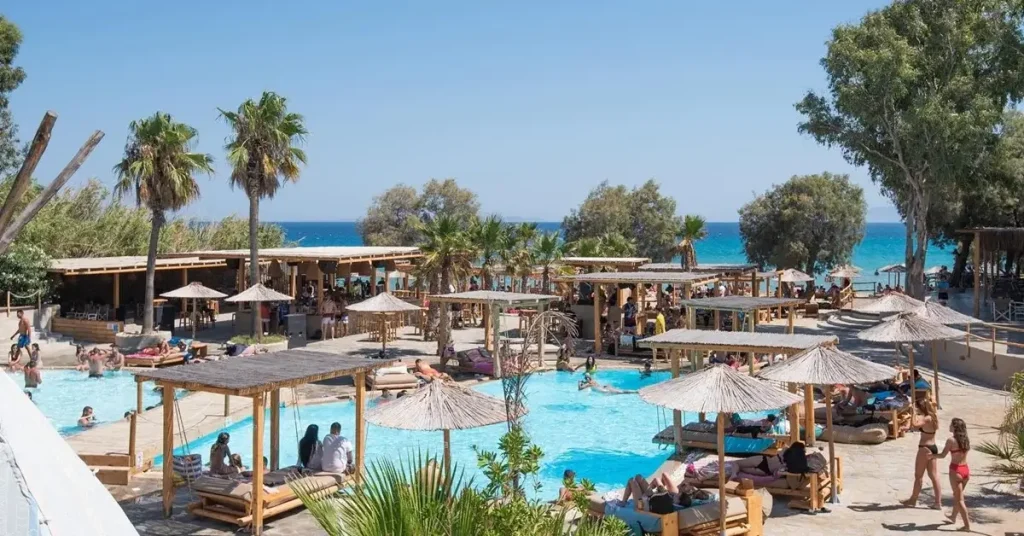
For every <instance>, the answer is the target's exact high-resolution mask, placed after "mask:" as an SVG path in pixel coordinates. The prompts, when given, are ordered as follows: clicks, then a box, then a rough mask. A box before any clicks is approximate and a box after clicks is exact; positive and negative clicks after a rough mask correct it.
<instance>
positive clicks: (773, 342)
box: [637, 329, 839, 352]
mask: <svg viewBox="0 0 1024 536" xmlns="http://www.w3.org/2000/svg"><path fill="white" fill-rule="evenodd" d="M838 342H839V339H837V338H836V337H835V336H834V335H797V334H793V335H790V334H786V333H750V332H748V331H710V330H704V329H673V330H669V331H666V332H665V333H662V334H661V335H655V336H653V337H647V338H646V339H640V340H637V344H639V345H640V346H643V347H646V348H652V347H653V348H673V349H701V350H723V351H730V350H731V351H735V352H765V351H769V350H772V351H774V350H786V351H794V352H796V351H803V350H806V349H808V348H814V347H817V346H821V345H829V344H836V343H838Z"/></svg>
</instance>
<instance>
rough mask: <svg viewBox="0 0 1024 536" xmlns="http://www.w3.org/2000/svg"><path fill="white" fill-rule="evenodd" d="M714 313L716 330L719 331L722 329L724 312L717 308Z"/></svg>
mask: <svg viewBox="0 0 1024 536" xmlns="http://www.w3.org/2000/svg"><path fill="white" fill-rule="evenodd" d="M713 314H714V317H715V318H714V320H715V331H718V330H720V329H722V314H721V313H720V312H719V311H718V309H715V310H714V313H713Z"/></svg>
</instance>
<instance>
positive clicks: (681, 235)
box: [673, 214, 708, 271]
mask: <svg viewBox="0 0 1024 536" xmlns="http://www.w3.org/2000/svg"><path fill="white" fill-rule="evenodd" d="M707 236H708V228H707V226H706V225H705V222H704V218H702V217H700V216H695V215H692V214H687V215H686V217H685V218H683V224H682V225H681V226H680V227H679V229H677V230H676V239H677V240H679V243H678V244H676V247H675V249H674V250H673V251H674V252H675V253H678V254H679V264H680V265H681V267H682V269H683V271H690V270H691V269H693V268H694V267H696V266H697V242H699V241H701V240H704V239H705V238H707Z"/></svg>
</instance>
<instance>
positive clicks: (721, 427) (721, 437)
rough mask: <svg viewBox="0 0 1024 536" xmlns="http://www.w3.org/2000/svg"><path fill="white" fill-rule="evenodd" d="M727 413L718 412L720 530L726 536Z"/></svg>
mask: <svg viewBox="0 0 1024 536" xmlns="http://www.w3.org/2000/svg"><path fill="white" fill-rule="evenodd" d="M727 502H728V501H726V500H725V412H723V411H719V412H718V528H719V529H721V531H722V534H725V510H726V503H727Z"/></svg>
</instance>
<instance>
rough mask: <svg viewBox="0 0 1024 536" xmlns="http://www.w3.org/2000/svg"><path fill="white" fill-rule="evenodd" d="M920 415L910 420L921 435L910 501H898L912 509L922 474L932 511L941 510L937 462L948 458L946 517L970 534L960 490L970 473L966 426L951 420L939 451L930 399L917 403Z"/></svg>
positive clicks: (921, 481)
mask: <svg viewBox="0 0 1024 536" xmlns="http://www.w3.org/2000/svg"><path fill="white" fill-rule="evenodd" d="M917 405H918V408H919V409H920V410H921V413H920V414H919V415H918V416H917V417H916V418H915V419H914V422H913V427H914V428H916V429H917V430H918V431H919V432H920V433H921V438H920V440H919V441H918V444H917V457H916V458H915V460H914V490H913V491H912V492H911V494H910V498H908V499H906V500H904V501H900V502H901V503H902V504H903V505H905V506H910V507H913V506H916V505H917V500H918V497H919V496H920V493H921V487H922V485H923V482H924V475H925V473H927V474H928V478H929V479H930V480H931V482H932V489H933V490H934V492H935V502H934V503H933V504H932V508H934V509H935V510H940V511H941V510H942V485H941V484H940V483H939V467H938V461H939V460H942V459H945V458H946V456H949V459H950V462H949V485H950V487H951V488H952V489H953V509H952V511H951V512H950V513H949V514H948V515H946V519H947V520H948V521H949V522H950V523H956V520H957V518H958V517H959V518H960V519H962V520H963V523H964V526H963V529H964V530H967V531H970V530H971V520H970V518H969V517H968V516H967V504H966V503H965V502H964V489H965V488H966V487H967V482H968V481H970V479H971V470H970V467H968V465H967V453H968V452H969V451H970V450H971V440H970V438H969V437H968V436H967V423H965V422H964V420H963V419H960V418H954V419H953V420H952V421H951V422H950V423H949V432H950V434H951V435H950V437H949V438H947V439H946V441H945V443H944V444H943V446H942V450H941V451H940V450H939V447H938V443H936V441H935V436H936V434H937V433H938V431H939V416H938V414H937V412H936V411H935V404H934V403H933V402H932V401H931V400H930V399H923V400H921V401H920V402H918V404H917Z"/></svg>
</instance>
